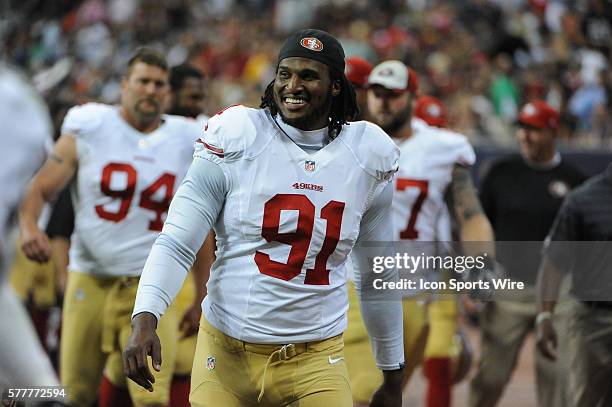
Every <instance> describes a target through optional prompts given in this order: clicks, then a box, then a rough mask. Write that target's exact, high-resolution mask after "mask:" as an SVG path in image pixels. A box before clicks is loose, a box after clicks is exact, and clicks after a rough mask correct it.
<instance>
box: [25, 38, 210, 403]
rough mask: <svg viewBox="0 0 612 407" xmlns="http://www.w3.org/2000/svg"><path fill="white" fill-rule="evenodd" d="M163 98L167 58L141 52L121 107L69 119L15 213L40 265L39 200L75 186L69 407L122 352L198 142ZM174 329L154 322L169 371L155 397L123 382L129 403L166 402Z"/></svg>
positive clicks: (77, 112)
mask: <svg viewBox="0 0 612 407" xmlns="http://www.w3.org/2000/svg"><path fill="white" fill-rule="evenodd" d="M167 95H168V67H167V64H166V60H165V58H164V57H163V55H160V54H158V53H157V52H155V51H153V50H148V49H140V50H138V51H137V52H136V53H135V54H134V56H133V57H132V58H131V59H130V61H129V63H128V67H127V73H126V76H125V77H124V79H123V81H122V87H121V103H120V105H119V106H109V105H103V104H96V103H88V104H85V105H82V106H78V107H74V108H72V109H71V110H70V111H69V112H68V113H67V115H66V118H65V120H64V123H63V126H62V136H61V137H60V139H59V140H58V142H57V144H56V145H55V147H54V150H53V153H52V154H51V156H50V158H49V160H48V161H47V163H46V164H45V165H44V166H43V167H42V168H41V170H40V171H39V172H38V173H37V174H36V176H35V177H34V179H33V181H32V183H31V184H30V187H29V189H28V192H27V194H26V197H25V199H24V202H23V204H22V206H21V210H20V228H21V236H22V242H23V249H24V252H25V253H26V255H27V256H28V257H29V258H31V259H33V260H38V261H45V260H46V259H48V257H49V254H50V253H49V242H48V240H47V237H46V236H45V235H44V233H43V232H41V231H40V230H39V229H38V227H37V226H36V220H37V218H38V216H39V214H40V210H41V207H42V205H43V203H44V201H52V200H53V199H54V197H55V196H56V195H57V194H58V193H59V192H60V191H61V190H62V189H63V188H64V187H65V186H66V185H67V184H68V183H69V182H71V183H72V184H71V185H72V196H73V204H74V210H75V230H74V233H73V236H72V244H71V250H70V264H69V271H70V272H69V277H68V283H67V288H66V293H65V295H64V310H63V312H64V313H63V323H62V342H61V360H60V365H61V378H60V379H61V382H62V385H64V386H66V387H67V389H68V394H69V397H70V402H71V403H72V404H74V405H82V406H86V405H91V404H92V403H93V402H94V401H95V399H96V395H97V390H98V386H99V384H100V379H101V376H102V370H103V367H104V364H105V359H106V355H107V354H109V353H112V352H114V351H117V350H123V349H124V347H125V346H126V342H127V338H128V335H129V329H130V323H131V311H132V308H133V306H134V299H135V296H136V289H137V286H138V279H139V276H140V274H141V272H142V268H143V266H144V263H145V260H146V258H147V255H148V253H149V251H150V249H151V246H152V245H153V242H154V241H155V238H156V237H157V235H158V234H159V232H160V231H161V229H162V226H163V223H164V220H165V218H166V213H167V211H168V206H169V204H170V200H171V199H172V196H173V195H174V192H175V190H176V189H177V188H178V185H179V184H180V182H181V181H182V179H183V177H184V176H185V174H186V173H187V169H188V168H189V164H190V162H191V159H192V156H193V152H194V147H193V146H194V142H195V140H196V139H197V138H198V137H199V135H200V126H198V125H197V124H195V122H194V121H192V120H187V119H184V118H182V117H177V116H171V115H163V114H162V109H163V108H164V105H165V103H166V98H167ZM177 327H178V322H177V316H176V314H175V312H173V311H170V312H168V313H166V315H165V316H164V318H162V319H161V320H160V321H159V326H158V331H159V332H160V339H161V341H162V342H163V343H164V344H166V346H164V354H163V357H164V360H165V361H166V363H167V364H168V366H167V368H166V369H165V370H164V371H162V372H156V373H155V380H156V389H155V391H154V392H148V391H146V390H145V389H143V388H141V387H140V386H137V385H136V384H135V383H133V382H130V383H129V385H128V390H129V392H130V396H131V398H132V400H133V402H134V404H135V405H137V406H146V405H166V404H167V403H168V399H169V391H170V379H171V377H172V369H171V366H173V364H174V363H173V359H174V358H175V346H172V345H173V344H176V343H177V339H178V338H177V333H178V329H177Z"/></svg>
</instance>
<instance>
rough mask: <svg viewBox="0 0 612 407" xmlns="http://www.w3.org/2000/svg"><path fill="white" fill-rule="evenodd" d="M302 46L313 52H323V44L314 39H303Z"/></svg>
mask: <svg viewBox="0 0 612 407" xmlns="http://www.w3.org/2000/svg"><path fill="white" fill-rule="evenodd" d="M300 45H301V46H302V47H304V48H308V49H309V50H311V51H317V52H319V51H323V43H322V42H321V41H319V40H318V39H316V38H314V37H307V38H302V40H301V41H300Z"/></svg>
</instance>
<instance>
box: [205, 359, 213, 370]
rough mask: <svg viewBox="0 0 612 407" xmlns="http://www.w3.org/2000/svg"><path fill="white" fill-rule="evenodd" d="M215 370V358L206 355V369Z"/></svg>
mask: <svg viewBox="0 0 612 407" xmlns="http://www.w3.org/2000/svg"><path fill="white" fill-rule="evenodd" d="M214 368H215V357H214V356H212V355H208V357H207V358H206V369H208V370H213V369H214Z"/></svg>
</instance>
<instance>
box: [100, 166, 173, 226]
mask: <svg viewBox="0 0 612 407" xmlns="http://www.w3.org/2000/svg"><path fill="white" fill-rule="evenodd" d="M117 173H123V174H125V176H126V178H127V182H126V185H125V187H124V188H123V189H112V188H111V180H112V178H113V175H114V174H117ZM137 176H138V174H137V172H136V169H135V168H134V167H132V166H131V165H130V164H126V163H109V164H107V165H106V166H105V167H104V168H103V169H102V179H101V181H100V190H101V191H102V193H103V194H104V195H106V196H110V197H112V198H116V199H119V200H120V204H119V209H117V210H115V211H111V210H109V209H106V208H105V207H104V205H96V213H97V214H98V216H99V217H100V218H102V219H105V220H109V221H111V222H121V221H122V220H123V219H125V218H126V217H127V215H128V212H129V210H130V206H131V205H132V199H134V194H135V192H136V180H137ZM175 182H176V176H175V175H174V174H170V173H167V172H166V173H163V174H162V175H161V176H160V177H159V178H157V179H156V180H155V181H154V182H153V183H152V184H151V185H149V186H148V187H147V188H146V189H144V190H143V191H142V193H141V194H140V201H139V202H138V206H140V207H141V208H145V209H148V210H150V211H153V212H155V219H153V220H151V221H149V230H154V231H161V230H162V227H163V226H164V222H163V220H162V216H163V214H164V213H166V212H168V207H169V206H170V201H171V200H172V193H173V191H174V183H175ZM162 188H164V196H163V198H162V199H161V200H159V199H158V200H156V199H154V195H155V193H156V192H157V191H158V190H160V189H162Z"/></svg>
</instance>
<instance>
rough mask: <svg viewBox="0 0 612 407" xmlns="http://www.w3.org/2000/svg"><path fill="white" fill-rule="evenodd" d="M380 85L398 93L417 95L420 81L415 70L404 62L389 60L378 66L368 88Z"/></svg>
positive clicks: (372, 74)
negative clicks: (405, 92) (408, 92)
mask: <svg viewBox="0 0 612 407" xmlns="http://www.w3.org/2000/svg"><path fill="white" fill-rule="evenodd" d="M372 85H380V86H383V87H385V88H387V89H390V90H394V91H396V92H403V91H405V90H408V91H410V92H411V93H416V92H417V89H418V81H417V77H416V73H415V72H414V70H412V69H410V68H408V67H407V66H406V65H405V64H404V63H403V62H401V61H397V60H389V61H384V62H381V63H380V64H378V65H376V66H375V67H374V69H372V72H371V73H370V76H369V77H368V86H372Z"/></svg>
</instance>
